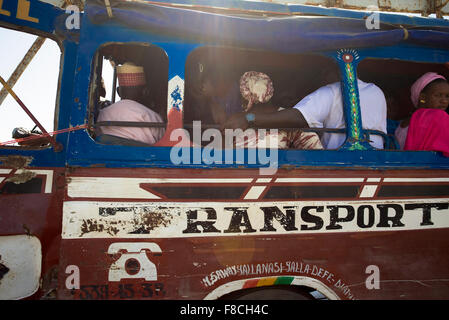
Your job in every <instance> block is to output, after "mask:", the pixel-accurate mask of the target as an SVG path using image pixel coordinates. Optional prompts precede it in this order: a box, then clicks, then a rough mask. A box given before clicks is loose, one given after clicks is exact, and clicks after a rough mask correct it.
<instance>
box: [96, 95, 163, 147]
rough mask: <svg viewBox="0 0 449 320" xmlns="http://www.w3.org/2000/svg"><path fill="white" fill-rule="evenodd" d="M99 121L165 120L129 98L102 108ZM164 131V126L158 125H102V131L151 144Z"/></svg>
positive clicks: (160, 136)
mask: <svg viewBox="0 0 449 320" xmlns="http://www.w3.org/2000/svg"><path fill="white" fill-rule="evenodd" d="M97 121H98V122H100V121H134V122H163V121H162V118H161V116H160V115H159V114H157V113H156V112H154V111H153V110H151V109H149V108H147V107H145V106H144V105H143V104H140V103H138V102H136V101H133V100H128V99H124V100H120V101H118V102H116V103H114V104H111V105H110V106H108V107H106V108H104V109H101V110H100V113H99V114H98V119H97ZM164 132H165V129H164V128H156V127H152V128H150V127H115V126H104V127H100V133H103V134H110V135H113V136H117V137H121V138H125V139H131V140H136V141H141V142H144V143H147V144H149V145H151V144H154V143H156V142H157V141H159V140H160V139H161V138H162V136H163V135H164Z"/></svg>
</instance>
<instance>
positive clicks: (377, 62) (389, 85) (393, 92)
mask: <svg viewBox="0 0 449 320" xmlns="http://www.w3.org/2000/svg"><path fill="white" fill-rule="evenodd" d="M386 72H388V73H386ZM428 72H433V73H435V74H438V75H442V76H443V77H445V78H446V79H449V67H448V64H447V63H446V64H438V63H422V62H411V61H400V60H395V59H371V58H370V59H365V60H363V61H361V62H360V64H359V67H358V73H359V74H360V75H361V77H363V78H367V79H370V80H371V81H372V82H374V83H376V84H377V85H378V86H379V87H380V88H382V90H383V91H384V93H385V96H386V100H387V135H388V137H389V141H390V143H392V144H394V145H395V147H396V148H395V149H397V150H404V145H405V140H406V137H407V135H408V128H409V125H408V124H409V121H410V118H411V116H412V115H413V114H414V113H415V111H417V110H418V109H419V108H421V107H419V106H418V108H417V107H415V106H414V103H413V101H412V99H411V88H412V85H413V84H414V83H415V81H417V80H418V79H419V78H420V77H421V76H423V75H424V74H426V73H428ZM430 80H431V79H430ZM443 82H444V80H443ZM446 91H447V90H446ZM443 103H445V102H443ZM446 103H447V104H449V97H448V99H447V101H446ZM424 107H425V108H433V107H432V106H424ZM445 111H446V113H447V112H448V111H449V108H446V110H445ZM444 117H445V116H443V118H444ZM392 149H393V148H392ZM436 151H437V150H436Z"/></svg>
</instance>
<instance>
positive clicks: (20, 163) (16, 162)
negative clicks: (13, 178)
mask: <svg viewBox="0 0 449 320" xmlns="http://www.w3.org/2000/svg"><path fill="white" fill-rule="evenodd" d="M31 161H33V157H24V156H5V157H0V162H1V164H2V165H3V166H5V167H8V168H14V169H20V168H23V167H26V166H28V165H29V164H30V163H31Z"/></svg>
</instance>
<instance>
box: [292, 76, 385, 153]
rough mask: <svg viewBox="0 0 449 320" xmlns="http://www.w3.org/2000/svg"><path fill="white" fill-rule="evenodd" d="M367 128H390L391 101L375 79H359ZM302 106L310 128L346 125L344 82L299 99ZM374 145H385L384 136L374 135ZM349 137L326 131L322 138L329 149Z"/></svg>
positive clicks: (364, 122) (338, 145) (325, 87)
mask: <svg viewBox="0 0 449 320" xmlns="http://www.w3.org/2000/svg"><path fill="white" fill-rule="evenodd" d="M357 83H358V87H359V96H360V109H361V114H362V124H363V128H364V129H371V130H379V131H382V132H384V133H386V132H387V102H386V100H385V96H384V94H383V92H382V90H381V89H380V88H379V87H378V86H376V85H375V84H373V83H366V82H363V81H362V80H359V79H358V80H357ZM294 108H296V109H297V110H299V111H300V112H301V113H302V115H303V116H304V119H305V120H306V121H307V124H308V125H309V127H310V128H337V129H339V128H345V127H346V124H345V117H344V112H343V98H342V94H341V90H340V82H335V83H332V84H329V85H327V86H324V87H321V88H319V89H318V90H316V91H314V92H312V93H311V94H309V95H308V96H306V97H305V98H304V99H302V100H301V101H299V102H298V103H297V104H296V105H295V106H294ZM370 140H371V145H372V146H373V147H375V148H379V149H383V139H382V137H381V136H379V135H370ZM344 141H345V134H341V133H324V134H323V136H322V138H321V142H322V144H323V147H324V148H326V149H336V148H338V147H340V146H341V145H342V144H343V142H344Z"/></svg>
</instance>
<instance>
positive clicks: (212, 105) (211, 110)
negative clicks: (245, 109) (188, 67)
mask: <svg viewBox="0 0 449 320" xmlns="http://www.w3.org/2000/svg"><path fill="white" fill-rule="evenodd" d="M203 72H204V71H203ZM226 78H227V77H226ZM192 93H193V95H194V97H195V100H196V102H197V103H199V108H200V109H201V110H197V111H198V112H197V114H196V117H200V118H201V119H202V121H205V122H206V123H215V124H217V125H222V124H223V123H224V122H225V121H226V118H227V117H229V116H230V115H232V114H233V113H235V112H239V111H241V110H242V97H241V95H240V89H239V84H238V81H227V79H225V75H224V74H223V72H209V73H207V74H204V73H203V75H202V79H201V80H200V85H199V86H198V88H197V89H196V90H195V89H194V90H193V91H192Z"/></svg>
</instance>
